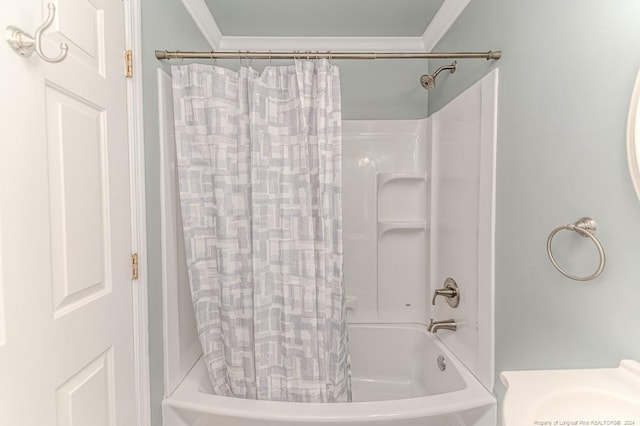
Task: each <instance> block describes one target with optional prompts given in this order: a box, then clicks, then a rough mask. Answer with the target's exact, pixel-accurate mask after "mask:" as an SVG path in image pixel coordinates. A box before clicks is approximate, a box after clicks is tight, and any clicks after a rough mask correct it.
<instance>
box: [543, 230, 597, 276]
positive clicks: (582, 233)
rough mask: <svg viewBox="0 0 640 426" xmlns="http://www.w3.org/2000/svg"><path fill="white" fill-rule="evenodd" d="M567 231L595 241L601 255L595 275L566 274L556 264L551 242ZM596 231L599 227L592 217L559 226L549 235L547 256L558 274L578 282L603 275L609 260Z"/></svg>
mask: <svg viewBox="0 0 640 426" xmlns="http://www.w3.org/2000/svg"><path fill="white" fill-rule="evenodd" d="M565 229H566V230H569V231H574V232H575V233H577V234H578V235H580V236H582V237H585V238H589V239H591V241H593V243H594V244H595V245H596V248H597V249H598V253H599V255H600V263H599V264H598V268H597V269H596V271H595V272H594V273H593V274H591V275H588V276H586V277H580V276H576V275H572V274H569V273H568V272H566V271H565V270H564V269H562V268H561V267H560V265H559V264H558V262H556V259H555V258H554V257H553V252H552V251H551V242H552V241H553V237H555V235H556V234H557V233H558V232H560V231H562V230H565ZM596 229H597V225H596V221H595V220H593V219H591V218H590V217H583V218H580V219H579V220H578V221H577V222H575V223H572V224H569V225H564V226H558V227H557V228H556V229H554V230H553V231H551V233H550V234H549V238H547V255H548V256H549V260H550V261H551V263H552V264H553V266H554V267H555V268H556V269H557V270H558V272H560V273H561V274H562V275H564V276H565V277H567V278H571V279H572V280H576V281H589V280H592V279H594V278H597V277H598V276H599V275H600V274H601V273H602V271H603V270H604V267H605V264H606V261H607V260H606V256H605V254H604V248H603V247H602V244H600V241H598V239H597V238H596V236H595V235H594V234H595V232H596Z"/></svg>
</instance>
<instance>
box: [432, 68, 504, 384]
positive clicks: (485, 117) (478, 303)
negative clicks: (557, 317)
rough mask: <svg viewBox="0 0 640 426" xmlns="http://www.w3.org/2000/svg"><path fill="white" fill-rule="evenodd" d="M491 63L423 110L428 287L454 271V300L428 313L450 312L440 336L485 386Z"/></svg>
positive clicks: (493, 108)
mask: <svg viewBox="0 0 640 426" xmlns="http://www.w3.org/2000/svg"><path fill="white" fill-rule="evenodd" d="M497 102H498V70H494V71H492V72H491V73H490V74H489V75H487V76H486V77H485V78H483V79H482V80H481V81H479V82H478V83H476V84H474V85H473V86H471V87H470V88H468V89H467V90H465V91H464V92H463V93H462V94H461V95H460V96H458V97H457V98H455V99H454V100H452V101H451V102H450V103H448V104H447V105H446V106H445V107H444V108H442V109H441V110H440V111H438V112H437V113H435V114H433V115H432V116H431V117H430V120H432V123H433V124H432V128H433V132H432V140H433V150H432V152H433V155H432V166H431V170H432V172H431V176H432V177H431V191H432V195H431V200H432V201H431V224H432V225H431V261H430V263H431V265H432V267H431V271H430V280H429V282H430V283H431V292H430V295H433V294H434V292H435V290H436V288H442V287H444V282H445V280H446V279H447V278H449V277H451V278H453V279H454V280H455V281H456V283H457V285H458V287H459V289H460V305H459V306H458V307H457V308H455V309H453V308H451V306H449V305H448V304H447V303H446V301H445V299H444V297H438V299H437V300H436V304H435V306H432V311H431V317H432V318H433V319H435V320H446V319H449V318H453V319H455V320H456V322H457V324H458V330H457V331H455V332H453V333H452V332H448V331H442V332H439V333H438V336H439V337H440V339H441V340H442V341H443V342H444V343H445V344H446V345H447V346H448V347H449V348H450V349H451V350H453V352H454V353H455V354H456V355H457V356H458V357H459V358H460V360H461V361H462V362H463V363H464V364H465V365H466V366H467V368H469V369H470V370H471V371H473V372H474V374H475V375H476V377H477V378H478V380H480V381H481V382H482V384H483V385H484V386H485V387H486V388H487V389H489V390H490V391H492V390H493V385H494V301H493V299H494V267H493V265H494V224H495V215H494V206H495V156H496V136H497V134H496V126H497V106H498V104H497Z"/></svg>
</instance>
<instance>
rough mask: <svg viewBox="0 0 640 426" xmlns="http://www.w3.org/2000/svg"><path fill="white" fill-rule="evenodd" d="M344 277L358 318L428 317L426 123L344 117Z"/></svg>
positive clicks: (354, 319) (410, 319) (417, 319)
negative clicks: (345, 118)
mask: <svg viewBox="0 0 640 426" xmlns="http://www.w3.org/2000/svg"><path fill="white" fill-rule="evenodd" d="M342 130H343V137H342V146H343V160H342V163H343V176H342V182H343V209H342V210H343V226H344V233H343V239H344V276H345V284H346V287H347V297H348V299H347V301H348V302H347V309H348V311H347V312H348V315H349V322H350V323H378V322H419V323H424V322H425V319H426V318H427V315H428V307H427V300H428V298H429V295H428V291H429V289H428V286H427V285H426V282H427V277H428V267H429V265H428V259H429V253H428V251H427V250H428V241H429V234H428V220H429V219H428V206H427V200H428V193H427V190H428V187H427V182H426V177H427V164H428V162H429V158H430V155H431V154H430V145H429V139H428V138H427V131H428V123H427V121H426V120H406V121H388V120H380V121H372V120H362V121H344V122H343V129H342Z"/></svg>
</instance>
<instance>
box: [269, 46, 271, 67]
mask: <svg viewBox="0 0 640 426" xmlns="http://www.w3.org/2000/svg"><path fill="white" fill-rule="evenodd" d="M269 66H271V49H269Z"/></svg>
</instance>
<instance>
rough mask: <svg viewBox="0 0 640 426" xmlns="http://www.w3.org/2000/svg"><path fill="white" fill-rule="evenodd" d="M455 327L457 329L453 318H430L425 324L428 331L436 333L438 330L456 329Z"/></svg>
mask: <svg viewBox="0 0 640 426" xmlns="http://www.w3.org/2000/svg"><path fill="white" fill-rule="evenodd" d="M457 329H458V325H457V324H456V321H455V320H453V319H449V320H444V321H434V320H433V318H432V319H431V322H430V323H429V325H428V326H427V330H428V331H430V332H431V333H437V332H438V330H450V331H456V330H457Z"/></svg>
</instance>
